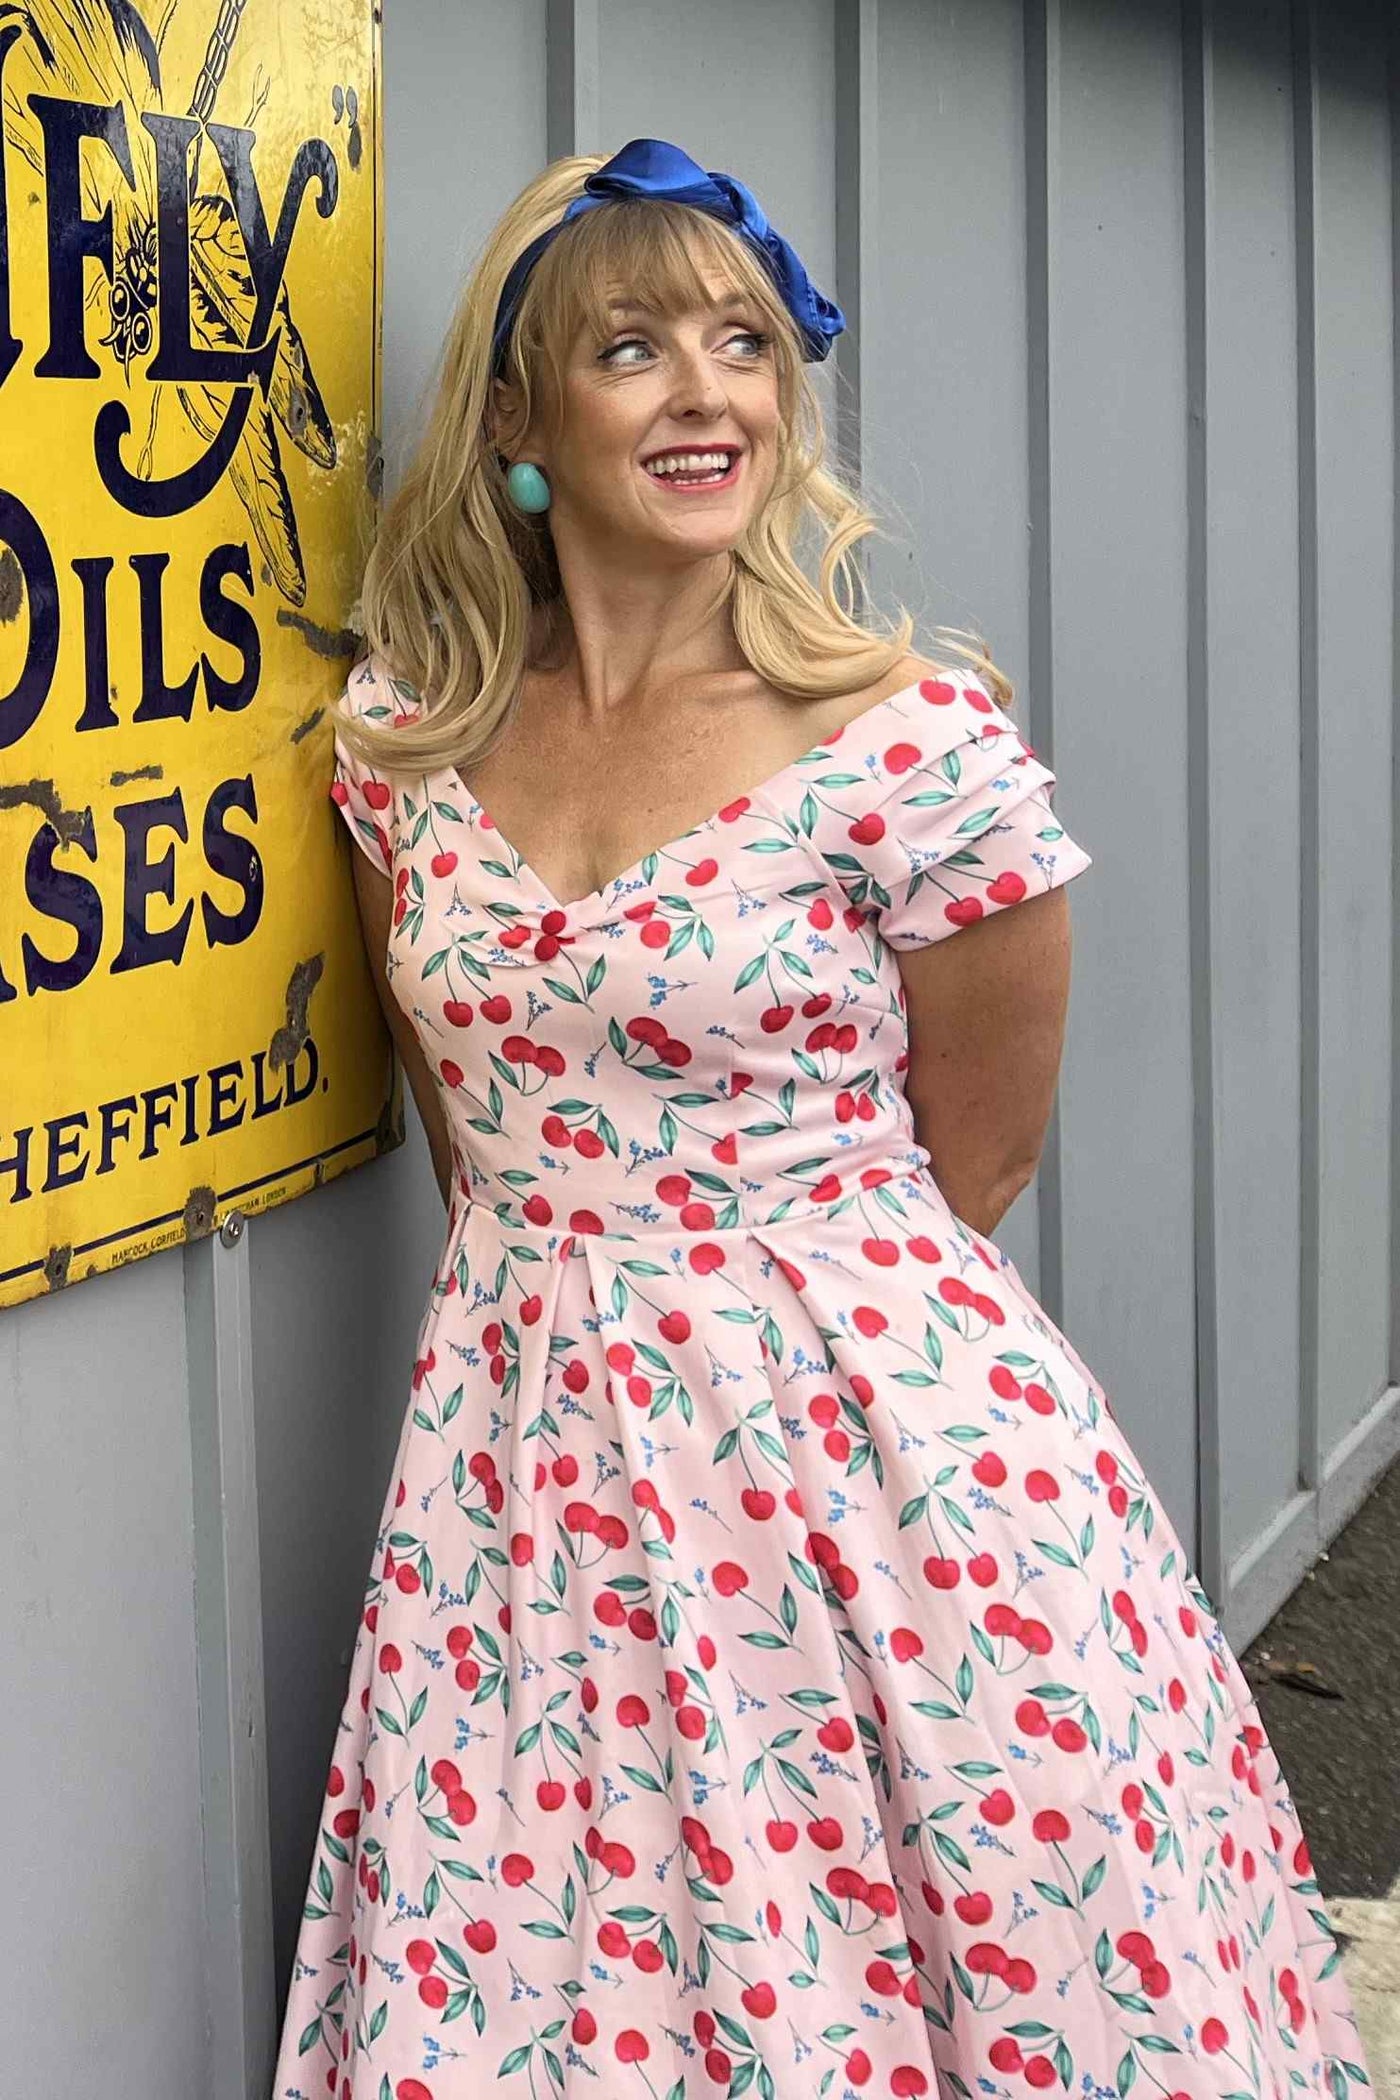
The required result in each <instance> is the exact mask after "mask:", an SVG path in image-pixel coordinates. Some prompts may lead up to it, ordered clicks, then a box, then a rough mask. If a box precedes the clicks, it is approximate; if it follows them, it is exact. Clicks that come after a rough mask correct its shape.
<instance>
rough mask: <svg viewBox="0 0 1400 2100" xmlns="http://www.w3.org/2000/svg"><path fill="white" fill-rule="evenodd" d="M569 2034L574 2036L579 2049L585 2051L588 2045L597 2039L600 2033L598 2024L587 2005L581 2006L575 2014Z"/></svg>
mask: <svg viewBox="0 0 1400 2100" xmlns="http://www.w3.org/2000/svg"><path fill="white" fill-rule="evenodd" d="M569 2033H570V2035H571V2036H572V2038H573V2040H574V2041H575V2042H577V2043H578V2045H579V2047H580V2048H584V2049H586V2048H587V2046H588V2044H589V2043H590V2042H591V2041H593V2040H595V2039H596V2037H597V2033H598V2022H597V2021H596V2020H595V2019H594V2017H593V2015H592V2013H591V2012H590V2011H589V2010H588V2007H587V2006H586V2005H581V2006H580V2007H579V2009H578V2011H577V2012H576V2013H575V2014H574V2017H573V2019H572V2021H571V2022H570V2025H569Z"/></svg>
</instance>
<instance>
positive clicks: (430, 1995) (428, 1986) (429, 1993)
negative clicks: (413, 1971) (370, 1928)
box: [370, 1897, 447, 2012]
mask: <svg viewBox="0 0 1400 2100" xmlns="http://www.w3.org/2000/svg"><path fill="white" fill-rule="evenodd" d="M370 1900H371V1902H373V1901H374V1900H375V1899H374V1898H373V1897H371V1899H370ZM418 1995H419V1997H420V1998H421V1999H422V2001H423V2003H424V2004H425V2005H426V2006H428V2007H429V2008H430V2009H431V2010H432V2011H433V2012H441V2010H442V2008H443V2006H444V2005H446V2003H447V1985H446V1983H445V1982H444V1981H443V1979H442V1977H441V1976H425V1977H424V1978H423V1980H422V1982H421V1983H420V1984H419V1986H418Z"/></svg>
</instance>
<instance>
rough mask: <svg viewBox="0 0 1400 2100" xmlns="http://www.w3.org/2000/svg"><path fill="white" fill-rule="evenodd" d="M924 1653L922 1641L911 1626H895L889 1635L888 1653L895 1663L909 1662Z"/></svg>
mask: <svg viewBox="0 0 1400 2100" xmlns="http://www.w3.org/2000/svg"><path fill="white" fill-rule="evenodd" d="M923 1652H924V1644H923V1641H922V1640H921V1639H920V1638H919V1635H918V1634H917V1633H915V1631H914V1629H913V1627H912V1626H896V1627H895V1629H894V1631H893V1632H892V1633H891V1635H890V1653H891V1654H892V1655H893V1656H894V1659H895V1661H896V1662H909V1661H911V1660H912V1659H913V1658H914V1657H915V1656H917V1655H922V1654H923Z"/></svg>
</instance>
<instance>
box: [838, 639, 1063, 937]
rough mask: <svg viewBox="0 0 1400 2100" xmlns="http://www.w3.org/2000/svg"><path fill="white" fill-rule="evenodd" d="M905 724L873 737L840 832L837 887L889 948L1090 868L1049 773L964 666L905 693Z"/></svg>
mask: <svg viewBox="0 0 1400 2100" xmlns="http://www.w3.org/2000/svg"><path fill="white" fill-rule="evenodd" d="M908 708H909V731H908V733H907V734H905V733H904V730H903V725H900V726H899V727H897V728H896V730H895V732H894V734H893V735H891V736H888V737H884V738H882V744H881V749H880V754H879V771H878V774H877V776H876V777H877V781H878V782H879V785H880V791H879V792H878V793H877V795H876V797H875V799H874V801H873V802H866V803H865V804H864V806H863V809H862V813H861V815H860V816H859V818H858V819H857V821H856V823H855V824H854V825H853V826H852V827H851V830H850V833H849V836H850V837H851V839H852V840H853V842H854V844H853V847H852V848H850V849H848V850H849V851H853V853H854V856H855V859H856V861H857V863H858V867H859V872H858V874H857V875H856V877H855V880H854V881H852V880H851V879H850V877H848V876H847V877H843V887H844V888H845V889H846V890H847V893H848V894H849V895H850V897H851V899H852V902H853V903H856V904H858V905H860V906H861V907H862V908H863V909H865V910H866V912H867V913H869V914H872V915H873V916H874V918H875V921H876V924H877V926H878V929H879V933H880V936H881V938H882V940H884V941H886V942H887V943H888V945H889V946H890V947H891V948H895V949H906V948H925V947H928V946H929V945H930V944H931V943H932V942H934V941H939V940H943V939H944V938H945V937H946V936H947V935H948V934H950V933H956V932H958V931H959V929H960V928H962V927H964V926H971V925H974V924H975V923H976V922H977V921H978V920H979V919H985V918H989V917H990V916H991V915H992V914H993V913H994V912H998V911H1004V910H1005V909H1006V907H1007V906H1008V905H1011V904H1019V903H1020V902H1021V901H1022V900H1023V898H1026V897H1031V896H1035V895H1038V894H1039V893H1040V892H1042V891H1044V890H1051V889H1056V888H1058V887H1059V886H1060V885H1061V884H1062V883H1066V882H1068V881H1070V879H1071V878H1072V877H1073V876H1075V875H1078V874H1080V873H1082V871H1083V870H1084V869H1085V868H1087V867H1091V866H1092V865H1093V863H1092V861H1091V859H1090V857H1089V855H1088V854H1087V853H1086V852H1085V851H1084V849H1083V847H1082V846H1079V845H1077V844H1076V842H1075V841H1074V840H1073V839H1072V838H1071V837H1070V836H1069V834H1068V832H1066V831H1065V830H1064V828H1063V827H1062V825H1061V824H1060V822H1059V819H1058V818H1057V817H1056V815H1055V813H1054V811H1053V809H1052V808H1051V804H1050V790H1051V788H1052V787H1053V786H1054V782H1055V776H1054V774H1053V773H1052V772H1051V770H1050V768H1049V767H1048V766H1047V765H1045V764H1044V763H1043V762H1042V761H1041V760H1040V759H1039V758H1037V757H1036V755H1035V753H1034V751H1033V750H1032V748H1031V746H1030V745H1029V744H1027V743H1026V742H1025V740H1024V739H1023V737H1022V735H1021V732H1020V730H1019V729H1018V728H1017V726H1016V724H1015V722H1013V721H1012V719H1011V717H1010V716H1009V715H1007V714H1005V713H1004V712H1003V711H1002V709H1001V708H999V707H998V706H997V705H996V703H995V702H994V701H993V700H992V698H991V696H990V694H989V693H988V692H987V689H986V687H985V686H984V685H983V684H982V682H981V680H980V679H978V678H976V677H974V676H973V675H972V674H971V673H970V672H967V671H964V670H962V669H961V668H959V669H957V670H956V671H955V672H951V673H947V674H945V676H944V677H942V678H939V679H925V680H924V681H923V682H922V684H921V685H920V686H919V687H918V688H917V689H916V690H915V691H914V693H912V694H911V695H910V699H909V702H908Z"/></svg>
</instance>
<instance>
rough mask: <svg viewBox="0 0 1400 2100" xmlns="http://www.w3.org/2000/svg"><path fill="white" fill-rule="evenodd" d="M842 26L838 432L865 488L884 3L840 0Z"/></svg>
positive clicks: (875, 313) (838, 59) (875, 310)
mask: <svg viewBox="0 0 1400 2100" xmlns="http://www.w3.org/2000/svg"><path fill="white" fill-rule="evenodd" d="M835 23H836V43H835V50H834V53H833V58H834V62H835V87H836V107H835V147H834V150H835V177H836V195H835V211H836V266H835V267H836V274H835V279H834V284H835V291H834V297H835V299H836V302H837V304H838V305H839V306H840V308H841V310H842V312H843V313H844V315H845V317H846V327H845V332H844V333H843V334H842V335H840V336H838V337H837V339H836V347H835V353H834V354H835V359H836V375H837V388H836V427H835V430H834V431H833V433H832V435H833V438H834V440H835V446H836V458H837V461H838V462H839V464H840V465H841V467H842V468H843V469H844V471H845V472H846V473H847V474H848V475H849V476H850V477H851V479H852V480H853V481H854V482H856V483H857V484H858V485H860V484H862V483H863V481H864V476H865V459H864V446H863V443H862V437H861V412H862V409H863V406H864V398H865V386H864V381H863V378H862V352H863V350H864V346H865V340H866V336H867V334H871V333H873V332H874V330H875V329H876V328H877V327H878V326H879V316H880V285H879V271H880V189H879V170H880V139H879V131H880V53H879V26H880V0H836V13H835ZM864 551H865V550H862V553H864ZM867 558H868V557H867ZM867 575H868V571H867Z"/></svg>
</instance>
